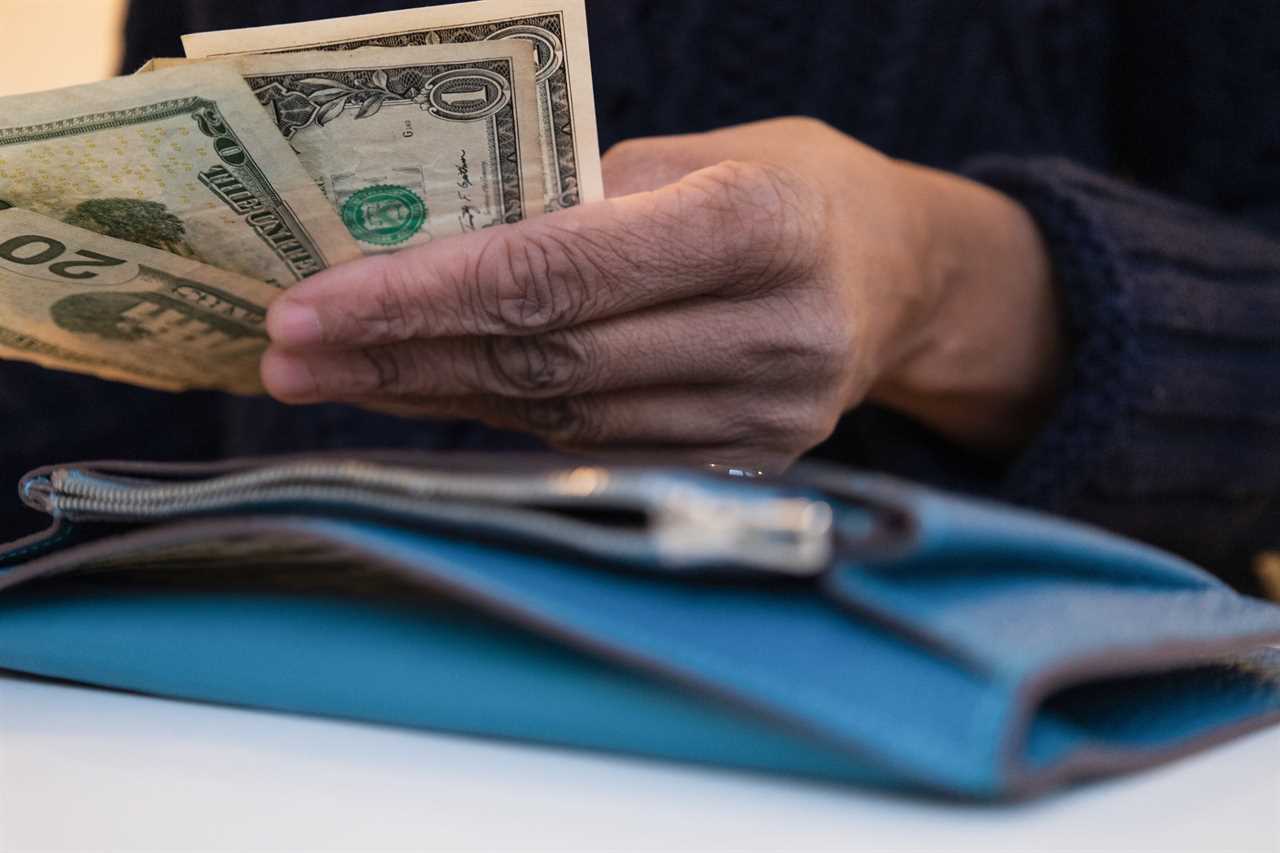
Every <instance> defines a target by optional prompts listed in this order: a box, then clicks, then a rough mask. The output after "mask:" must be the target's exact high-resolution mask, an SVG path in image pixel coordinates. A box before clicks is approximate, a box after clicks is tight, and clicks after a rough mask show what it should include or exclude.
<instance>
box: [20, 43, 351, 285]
mask: <svg viewBox="0 0 1280 853" xmlns="http://www.w3.org/2000/svg"><path fill="white" fill-rule="evenodd" d="M0 199H3V200H4V201H6V202H8V203H9V204H11V205H14V206H16V207H21V208H25V209H29V210H33V211H35V212H37V213H42V214H45V215H47V216H50V217H53V218H55V219H59V220H61V221H63V222H66V223H69V224H71V225H74V226H76V227H79V228H85V229H88V230H91V231H97V232H99V233H102V234H106V235H108V236H111V237H116V238H119V239H123V240H126V241H129V242H132V243H138V244H141V245H144V246H149V247H152V248H156V249H162V250H164V251H167V252H171V253H173V254H176V255H180V256H183V257H187V258H191V259H193V260H197V261H200V262H202V263H206V264H210V265H213V266H217V267H220V268H222V269H226V270H230V271H232V272H237V273H240V274H242V275H246V276H249V277H251V278H255V279H258V280H259V281H264V282H268V283H270V284H272V285H274V286H276V287H281V288H283V287H288V286H289V285H291V284H294V283H295V282H297V281H299V280H301V279H303V278H305V277H307V276H309V275H312V274H314V273H317V272H320V271H321V270H324V269H325V268H327V267H329V266H331V265H333V264H336V263H341V262H343V261H348V260H353V259H355V258H358V257H360V256H361V252H360V249H359V246H358V245H357V244H356V242H355V241H354V240H353V239H352V238H351V236H350V235H349V234H348V232H347V229H346V228H345V227H344V226H343V224H342V222H341V220H340V219H339V218H338V216H337V214H335V213H334V211H333V208H332V207H331V206H330V205H329V204H328V203H327V202H326V200H325V198H324V196H323V194H322V193H321V192H320V191H319V189H318V188H317V187H316V185H315V182H314V181H313V180H312V179H311V178H310V176H308V175H307V173H306V171H305V170H304V169H303V168H302V167H301V166H300V165H299V163H298V159H297V157H296V156H295V155H294V154H293V152H292V151H291V150H289V146H288V144H287V143H286V142H285V141H284V140H282V139H281V138H280V134H279V132H278V131H277V130H276V129H275V128H274V127H273V126H272V125H271V122H270V120H269V119H268V118H267V116H266V115H265V114H264V113H263V110H262V107H261V105H260V104H259V103H258V101H257V99H255V98H254V97H253V95H252V93H251V92H250V91H249V89H248V88H247V87H246V86H245V84H244V81H243V79H241V77H240V76H239V75H238V74H237V73H236V72H235V70H234V69H232V68H227V67H219V66H218V65H217V64H209V65H193V66H191V67H183V68H172V69H169V70H165V71H158V72H155V73H153V74H147V75H143V76H135V77H125V78H119V79H115V80H108V81H106V82H102V83H94V84H90V85H87V86H77V87H74V88H70V89H62V90H58V91H53V92H44V93H40V94H35V95H21V96H14V97H9V98H0Z"/></svg>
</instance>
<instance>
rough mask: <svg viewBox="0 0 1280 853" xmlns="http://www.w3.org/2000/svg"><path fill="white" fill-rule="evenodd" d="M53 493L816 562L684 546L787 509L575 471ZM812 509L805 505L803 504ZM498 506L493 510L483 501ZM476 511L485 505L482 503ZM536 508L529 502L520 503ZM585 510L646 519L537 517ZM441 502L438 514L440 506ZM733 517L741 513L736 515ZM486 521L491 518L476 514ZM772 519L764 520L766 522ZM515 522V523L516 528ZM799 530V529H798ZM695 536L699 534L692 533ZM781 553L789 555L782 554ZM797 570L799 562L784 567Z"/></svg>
mask: <svg viewBox="0 0 1280 853" xmlns="http://www.w3.org/2000/svg"><path fill="white" fill-rule="evenodd" d="M50 484H51V486H52V487H53V489H54V493H53V494H51V495H49V496H48V502H49V509H50V511H52V512H55V513H61V514H63V515H65V516H66V517H68V518H71V519H73V520H75V519H76V518H80V519H84V518H89V517H97V518H108V519H121V520H123V519H129V520H139V521H144V520H159V519H169V518H175V517H180V516H184V515H195V514H202V513H210V512H218V511H225V510H232V509H235V508H237V507H241V506H245V505H248V504H253V503H259V504H261V503H263V502H272V503H284V502H288V501H290V500H293V501H308V502H311V501H314V502H331V503H347V504H349V505H354V506H358V507H362V508H367V509H371V510H374V511H385V512H391V513H395V514H397V515H401V516H407V517H410V518H421V519H428V520H429V519H433V518H435V519H442V520H443V519H449V520H455V521H461V522H463V523H470V524H480V525H484V524H486V522H488V524H489V525H490V526H495V525H496V526H497V527H499V528H502V529H511V528H513V527H515V528H519V532H521V533H522V534H526V535H529V536H532V537H534V538H537V539H541V540H542V541H548V539H550V540H559V541H561V542H564V543H566V544H570V545H572V544H574V541H575V540H576V541H577V542H579V543H583V544H586V543H587V542H588V541H589V542H590V543H591V544H590V545H588V548H589V549H590V550H595V551H598V552H600V553H614V554H618V552H631V553H636V554H639V553H642V552H645V553H648V554H650V555H653V554H654V552H655V551H657V552H661V553H665V556H666V557H667V558H668V560H670V561H671V562H674V563H677V564H689V563H697V562H700V561H706V560H716V559H726V558H727V559H730V560H733V561H737V562H740V563H743V564H747V565H755V566H757V567H759V568H773V569H774V570H780V569H782V564H783V563H792V562H793V561H795V560H797V559H798V560H799V562H800V563H801V564H802V565H803V566H809V565H811V564H813V565H817V564H819V563H820V562H822V558H821V552H819V554H818V555H817V556H813V555H811V556H808V557H801V548H802V547H803V546H797V547H796V548H792V549H787V548H786V547H785V546H784V547H783V548H782V549H781V550H780V551H779V552H776V554H775V555H774V556H773V557H772V558H770V557H767V556H765V555H764V554H761V553H756V552H755V548H754V547H753V546H751V545H749V544H748V543H746V542H745V541H742V540H741V539H740V540H739V541H737V542H729V541H722V542H720V543H717V544H711V543H709V542H706V541H701V542H700V541H695V538H691V536H690V535H689V533H688V530H683V529H682V528H686V527H690V522H691V521H692V522H699V517H700V516H701V517H702V519H701V523H705V522H706V521H707V520H708V513H710V515H711V516H718V517H724V514H726V513H727V514H728V516H729V517H732V516H739V517H738V523H737V524H736V525H734V524H730V525H729V527H730V528H732V527H735V526H736V527H737V528H738V533H740V534H744V535H746V536H749V535H751V534H752V533H753V532H755V533H765V534H766V535H767V534H768V532H769V529H770V528H771V527H774V528H775V532H778V531H777V528H776V527H775V526H774V525H773V524H771V523H769V522H765V523H763V524H761V523H759V521H758V519H759V518H760V517H761V516H768V515H770V514H771V512H773V511H777V510H778V509H780V508H783V507H784V505H788V506H786V508H787V509H788V510H789V512H787V513H786V514H788V515H792V514H793V511H794V502H795V501H797V500H802V499H785V498H781V497H779V496H773V495H771V496H769V498H767V499H764V500H759V499H757V500H743V499H741V498H737V497H733V498H731V497H727V496H725V495H721V494H717V493H716V492H714V491H711V490H707V489H706V488H705V487H704V486H701V485H700V484H695V483H693V482H688V481H682V480H677V479H671V478H668V477H660V476H653V475H640V476H630V477H619V476H617V475H615V474H613V473H612V472H610V471H607V470H605V469H603V468H590V467H583V468H578V469H573V470H571V471H563V472H555V473H550V474H547V475H542V476H521V477H517V476H511V475H502V476H494V475H471V474H465V475H460V474H453V473H448V474H444V473H439V472H423V471H413V472H407V471H398V470H391V469H387V468H384V467H381V466H376V465H371V464H368V463H359V462H348V463H340V464H337V465H335V464H331V463H326V464H316V463H299V464H294V465H282V466H279V467H275V468H268V469H260V470H255V471H247V472H243V473H239V474H231V475H227V476H223V477H219V478H216V479H212V480H204V481H200V482H193V483H192V482H188V483H177V484H156V485H147V486H142V485H136V484H127V485H126V484H122V483H120V482H118V481H112V480H109V479H106V478H93V477H91V476H87V475H85V474H83V473H81V472H78V471H75V470H73V469H58V470H56V471H54V472H53V473H52V474H51V476H50ZM804 502H805V503H809V504H812V503H813V502H808V501H804ZM495 503H497V504H499V505H498V506H494V505H493V504H495ZM486 504H487V505H486ZM529 504H540V505H541V506H529ZM584 505H590V506H592V507H597V508H598V507H603V508H609V509H623V510H629V511H636V512H640V513H642V514H643V515H644V516H645V517H646V519H647V521H648V529H647V530H646V531H645V532H644V533H643V534H641V533H633V532H630V531H623V530H618V529H616V528H608V527H604V526H602V525H596V524H590V523H588V522H582V521H578V520H575V519H566V518H564V517H562V516H556V515H554V514H553V513H550V512H548V511H547V510H548V509H553V508H555V507H566V506H568V507H573V506H584ZM446 507H450V508H449V509H446ZM739 511H741V515H739ZM487 517H491V518H487ZM775 517H776V516H775ZM517 520H518V521H517ZM805 526H806V527H807V526H808V525H805ZM781 532H784V533H788V534H790V535H795V536H798V537H801V538H804V537H806V536H807V537H808V538H810V545H811V546H812V539H813V536H814V534H817V535H818V536H819V537H820V536H821V535H822V533H821V532H820V531H814V530H812V529H811V530H808V531H805V530H799V529H796V528H795V527H792V529H790V530H789V531H781ZM696 539H699V540H700V539H702V537H701V536H698V537H696ZM788 550H790V552H789V553H788ZM794 569H800V570H802V571H803V570H804V569H803V568H801V566H800V565H797V566H793V570H794Z"/></svg>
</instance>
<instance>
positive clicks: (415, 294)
mask: <svg viewBox="0 0 1280 853" xmlns="http://www.w3.org/2000/svg"><path fill="white" fill-rule="evenodd" d="M805 198H807V196H805V193H804V190H803V188H802V187H800V186H799V185H798V184H797V183H796V181H795V180H794V179H792V178H791V177H790V174H789V173H787V172H785V171H782V170H779V169H778V168H776V167H772V166H759V165H752V164H737V163H724V164H720V165H717V166H714V167H711V168H709V169H704V170H702V171H699V172H696V173H695V174H693V175H690V176H688V177H687V178H685V179H684V180H682V181H680V182H679V183H678V184H675V185H673V186H670V187H666V188H664V189H661V190H659V191H657V192H653V193H642V194H639V195H631V196H626V197H624V198H619V199H614V200H611V201H608V202H603V203H600V204H597V205H589V206H586V207H580V208H574V209H572V210H568V211H563V212H560V213H557V214H553V215H550V216H545V217H541V218H539V219H536V220H532V221H529V222H524V223H520V224H518V225H512V226H503V227H499V228H493V229H488V230H486V231H484V232H480V233H476V234H470V235H466V236H463V237H458V238H453V239H450V240H444V241H440V242H438V243H431V244H427V245H424V246H420V247H417V248H414V249H410V250H407V251H405V252H401V253H399V254H396V255H388V256H380V257H374V258H367V259H365V260H363V261H357V262H355V263H352V264H347V265H344V266H342V267H338V268H335V269H332V270H329V271H327V272H325V273H322V274H320V275H318V276H315V277H314V278H312V279H309V280H308V281H305V282H303V283H301V284H298V285H296V286H295V287H293V288H292V289H290V290H289V291H288V292H287V293H285V294H284V295H283V296H282V297H281V298H280V299H278V300H277V301H276V303H275V304H274V305H273V306H272V307H271V310H270V312H269V315H268V331H269V332H270V334H271V336H272V339H273V340H274V341H275V342H276V343H278V344H280V345H282V346H284V347H286V348H291V349H303V348H313V347H334V348H357V347H359V348H364V347H376V346H381V345H387V344H394V343H401V342H404V341H409V340H415V339H442V338H455V337H472V336H524V335H537V334H545V333H548V332H553V331H558V330H561V329H565V328H569V327H572V326H576V325H580V324H582V323H584V322H588V321H593V320H600V319H605V318H608V317H614V316H618V315H620V314H624V313H628V312H631V311H636V310H639V309H643V308H647V307H651V306H655V305H661V304H664V303H667V302H672V301H677V300H681V299H688V298H691V297H696V296H701V295H707V294H713V293H717V292H719V291H721V290H723V289H724V288H726V287H728V286H730V285H733V286H744V287H754V286H762V283H763V284H768V283H769V282H772V281H777V280H778V279H780V278H782V277H784V276H787V275H791V274H795V275H800V274H802V273H801V272H799V271H798V270H793V269H792V267H795V266H798V265H799V264H801V263H803V262H805V261H806V259H808V258H812V257H814V256H816V255H817V251H816V247H815V245H814V244H815V243H816V241H817V239H818V238H819V235H818V234H817V233H815V229H814V228H813V227H812V220H813V216H812V214H813V211H811V210H807V209H806V206H805Z"/></svg>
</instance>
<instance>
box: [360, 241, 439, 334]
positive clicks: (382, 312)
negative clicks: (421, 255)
mask: <svg viewBox="0 0 1280 853" xmlns="http://www.w3.org/2000/svg"><path fill="white" fill-rule="evenodd" d="M372 277H373V281H372V282H371V286H370V287H369V288H368V290H367V292H368V293H369V294H370V295H369V298H368V299H362V300H359V302H358V303H357V304H359V305H360V306H361V309H362V310H358V311H354V312H352V313H351V315H350V317H351V319H352V321H353V322H354V323H355V324H357V326H358V328H357V330H356V332H357V334H358V335H359V336H360V337H362V338H363V339H367V340H396V341H407V340H410V339H411V338H413V337H415V336H416V335H418V334H419V333H420V332H421V331H422V330H423V328H424V326H425V320H426V316H425V311H424V308H423V305H422V304H421V300H420V299H418V298H416V292H417V290H418V286H417V281H416V276H415V275H414V273H413V271H412V270H410V269H409V268H408V267H407V266H406V265H404V264H401V263H393V262H391V260H390V259H386V260H382V261H381V262H380V263H377V264H376V265H374V266H372Z"/></svg>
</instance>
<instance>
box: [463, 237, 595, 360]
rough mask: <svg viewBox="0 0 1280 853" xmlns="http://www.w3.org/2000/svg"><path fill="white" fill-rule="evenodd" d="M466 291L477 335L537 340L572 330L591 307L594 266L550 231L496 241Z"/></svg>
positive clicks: (501, 238) (477, 264)
mask: <svg viewBox="0 0 1280 853" xmlns="http://www.w3.org/2000/svg"><path fill="white" fill-rule="evenodd" d="M471 278H472V281H470V282H467V284H466V287H465V288H464V290H466V291H469V292H470V293H471V294H473V295H474V297H475V299H476V302H475V304H474V306H473V310H472V312H471V313H472V314H473V316H474V318H475V325H476V326H477V328H476V329H475V332H476V333H487V334H498V335H534V334H541V333H544V332H550V331H554V330H557V329H562V328H565V327H566V326H571V325H574V324H575V323H576V322H577V320H578V318H580V317H581V316H582V315H583V313H584V312H585V311H586V310H587V308H588V307H589V305H590V302H591V298H592V297H591V292H592V287H591V265H590V264H589V263H587V262H586V260H585V259H584V258H583V257H581V253H580V251H579V250H578V249H577V248H575V247H574V246H573V245H572V243H571V241H569V240H565V239H562V238H561V237H559V236H558V235H557V234H556V233H555V232H554V231H553V230H551V229H546V228H544V229H541V230H539V231H537V232H530V231H526V232H525V233H523V234H521V235H520V236H513V235H511V234H503V235H498V236H495V237H494V238H493V239H492V240H491V241H490V243H489V244H488V245H487V246H486V247H485V249H484V250H483V251H482V252H481V254H480V256H479V261H478V262H477V263H476V265H475V270H474V272H473V273H472V274H471Z"/></svg>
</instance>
